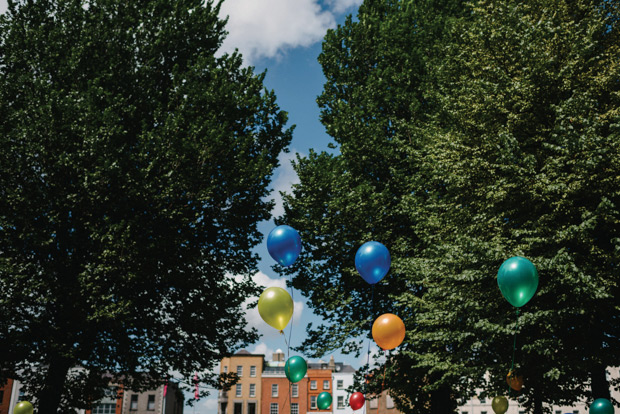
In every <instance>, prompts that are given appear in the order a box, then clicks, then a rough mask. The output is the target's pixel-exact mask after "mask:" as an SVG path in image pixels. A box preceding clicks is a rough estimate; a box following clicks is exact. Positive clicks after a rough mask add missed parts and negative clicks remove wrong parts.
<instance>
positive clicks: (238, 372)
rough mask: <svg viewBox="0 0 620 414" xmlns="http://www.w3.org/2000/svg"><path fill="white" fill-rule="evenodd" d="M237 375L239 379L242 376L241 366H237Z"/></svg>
mask: <svg viewBox="0 0 620 414" xmlns="http://www.w3.org/2000/svg"><path fill="white" fill-rule="evenodd" d="M237 375H239V376H240V377H242V376H243V366H242V365H237Z"/></svg>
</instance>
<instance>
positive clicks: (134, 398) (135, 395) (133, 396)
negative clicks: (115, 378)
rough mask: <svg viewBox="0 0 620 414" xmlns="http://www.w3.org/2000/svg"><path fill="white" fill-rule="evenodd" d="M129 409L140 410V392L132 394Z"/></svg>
mask: <svg viewBox="0 0 620 414" xmlns="http://www.w3.org/2000/svg"><path fill="white" fill-rule="evenodd" d="M134 403H135V405H134ZM129 411H138V394H131V396H130V397H129Z"/></svg>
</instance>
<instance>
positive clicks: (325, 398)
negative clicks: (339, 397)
mask: <svg viewBox="0 0 620 414" xmlns="http://www.w3.org/2000/svg"><path fill="white" fill-rule="evenodd" d="M316 405H317V406H318V407H319V410H327V409H328V408H329V406H330V405H332V395H331V394H330V393H328V392H322V393H320V394H319V396H318V397H317V398H316Z"/></svg>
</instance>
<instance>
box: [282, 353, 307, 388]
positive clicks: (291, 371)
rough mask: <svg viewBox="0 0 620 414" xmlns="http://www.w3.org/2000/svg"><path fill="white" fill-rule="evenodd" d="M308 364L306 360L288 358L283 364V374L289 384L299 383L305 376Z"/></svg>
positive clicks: (294, 357) (297, 357)
mask: <svg viewBox="0 0 620 414" xmlns="http://www.w3.org/2000/svg"><path fill="white" fill-rule="evenodd" d="M307 371H308V364H306V360H305V359H303V358H302V357H300V356H293V357H290V358H289V359H288V360H287V361H286V364H284V373H285V374H286V378H288V380H289V381H290V382H293V383H295V382H299V381H301V380H302V378H303V377H305V376H306V372H307Z"/></svg>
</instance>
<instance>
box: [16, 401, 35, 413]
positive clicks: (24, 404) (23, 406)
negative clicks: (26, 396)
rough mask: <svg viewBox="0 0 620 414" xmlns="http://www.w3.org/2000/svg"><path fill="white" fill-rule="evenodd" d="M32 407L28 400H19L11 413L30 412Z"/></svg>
mask: <svg viewBox="0 0 620 414" xmlns="http://www.w3.org/2000/svg"><path fill="white" fill-rule="evenodd" d="M33 410H34V408H32V404H30V403H29V402H28V401H20V402H19V403H17V405H16V406H15V409H13V414H32V412H33Z"/></svg>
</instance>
